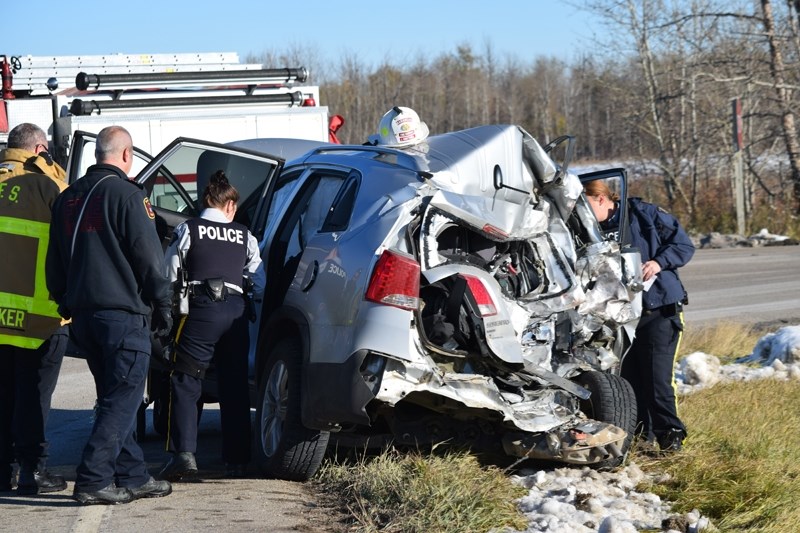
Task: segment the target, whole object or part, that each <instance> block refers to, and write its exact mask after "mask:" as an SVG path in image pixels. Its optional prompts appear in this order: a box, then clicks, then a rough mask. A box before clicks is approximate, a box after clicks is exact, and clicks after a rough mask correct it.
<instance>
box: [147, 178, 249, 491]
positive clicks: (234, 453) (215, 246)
mask: <svg viewBox="0 0 800 533" xmlns="http://www.w3.org/2000/svg"><path fill="white" fill-rule="evenodd" d="M238 200H239V192H238V191H237V190H236V189H235V188H234V187H233V186H232V185H231V184H230V183H229V182H228V179H227V177H226V176H225V174H224V173H223V172H222V171H221V170H219V171H217V172H216V173H215V174H214V175H213V176H211V178H210V180H209V183H208V186H207V187H206V188H205V190H204V191H203V196H202V201H203V205H204V206H205V209H204V210H203V212H202V213H201V214H200V217H198V218H194V219H191V220H188V221H186V222H184V223H182V224H180V225H179V226H178V227H176V228H175V233H174V235H173V239H172V243H171V244H170V247H169V249H168V250H167V268H168V270H169V276H170V279H171V280H172V281H173V282H174V281H175V280H177V279H179V278H178V276H179V271H183V272H180V274H183V275H186V277H187V278H186V279H188V292H189V307H188V315H187V316H185V317H183V318H182V320H181V323H180V324H179V326H178V330H177V335H176V341H175V350H174V355H173V362H174V370H173V371H172V373H171V375H170V398H169V427H168V434H167V447H168V449H169V450H170V451H172V452H173V455H172V457H171V459H170V460H169V461H168V462H167V464H166V465H165V466H164V467H163V468H162V470H161V473H160V477H161V478H162V479H166V480H169V481H177V480H179V479H181V478H182V477H185V476H189V475H193V474H196V473H197V463H196V461H195V457H194V453H195V451H196V449H197V418H198V416H197V402H198V400H199V399H200V393H201V380H202V378H203V376H204V375H205V371H206V369H207V368H208V366H209V364H210V363H211V361H212V360H213V361H214V363H215V366H216V370H217V375H218V380H219V383H218V385H219V403H220V416H221V419H222V458H223V460H224V461H225V463H226V469H227V471H226V475H228V476H232V477H242V476H244V475H245V473H246V467H247V463H248V462H249V460H250V401H249V395H248V387H247V354H248V346H249V342H248V318H249V315H250V314H249V313H248V312H247V311H246V309H247V306H246V304H245V294H243V277H249V278H250V280H252V283H253V285H254V293H255V294H256V295H260V294H262V293H263V289H264V270H263V267H262V265H261V257H260V256H259V250H258V243H257V241H256V239H255V237H253V235H251V234H250V232H249V231H248V230H247V228H246V227H245V226H244V225H242V224H239V223H237V222H233V217H234V215H235V214H236V207H237V202H238Z"/></svg>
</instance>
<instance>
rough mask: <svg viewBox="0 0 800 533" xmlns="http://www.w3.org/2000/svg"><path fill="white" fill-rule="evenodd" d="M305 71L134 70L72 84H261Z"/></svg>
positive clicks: (289, 79) (283, 81) (302, 77)
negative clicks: (129, 72)
mask: <svg viewBox="0 0 800 533" xmlns="http://www.w3.org/2000/svg"><path fill="white" fill-rule="evenodd" d="M307 78H308V71H307V70H306V69H305V68H304V67H299V68H272V69H260V70H239V71H235V70H219V71H199V72H146V73H134V74H87V73H86V72H80V73H79V74H78V75H77V76H76V77H75V87H77V88H78V89H79V90H81V91H85V90H98V89H101V88H102V89H107V90H121V89H158V88H166V87H197V86H212V85H213V86H218V85H261V84H280V85H283V86H287V85H289V84H291V83H293V82H304V81H306V79H307Z"/></svg>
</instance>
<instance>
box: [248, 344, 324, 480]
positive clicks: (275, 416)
mask: <svg viewBox="0 0 800 533" xmlns="http://www.w3.org/2000/svg"><path fill="white" fill-rule="evenodd" d="M301 361H302V359H301V353H300V347H299V346H298V343H297V341H296V340H294V339H283V340H281V341H279V342H278V344H276V345H275V347H274V348H273V349H272V352H271V353H270V355H269V359H268V360H267V364H266V365H265V367H264V371H263V373H262V374H261V380H260V381H259V384H260V387H259V394H258V400H259V401H258V407H257V408H256V420H257V423H258V428H257V429H258V431H257V432H256V453H257V454H258V463H259V466H260V467H261V471H262V472H263V473H264V474H265V475H267V476H268V477H273V478H280V479H288V480H291V481H305V480H307V479H309V478H311V476H313V475H314V474H315V473H316V471H317V469H318V468H319V466H320V464H321V463H322V458H323V456H324V455H325V449H326V448H327V447H328V439H329V437H330V433H328V432H327V431H319V430H312V429H308V428H306V427H305V426H303V424H302V422H301V418H300V372H301V367H302V364H301Z"/></svg>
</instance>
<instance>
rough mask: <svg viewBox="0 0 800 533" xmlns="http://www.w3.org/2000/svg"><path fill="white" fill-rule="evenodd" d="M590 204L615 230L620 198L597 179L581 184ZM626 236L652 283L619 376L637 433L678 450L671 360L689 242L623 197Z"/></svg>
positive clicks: (604, 225) (680, 429)
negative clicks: (631, 400)
mask: <svg viewBox="0 0 800 533" xmlns="http://www.w3.org/2000/svg"><path fill="white" fill-rule="evenodd" d="M584 189H585V193H586V197H587V199H588V200H589V205H590V206H591V207H592V211H594V214H595V217H596V218H597V220H598V222H599V223H600V227H601V229H602V230H603V232H604V233H605V234H606V236H607V237H608V236H612V235H616V234H617V232H618V231H619V217H620V215H619V214H620V210H619V197H617V196H616V195H614V194H612V192H611V190H610V189H609V187H608V185H607V184H606V183H605V182H603V181H602V180H595V181H590V182H588V183H586V184H585V185H584ZM628 211H629V216H628V218H629V220H630V239H631V242H630V244H632V245H633V246H634V247H636V248H638V249H639V252H640V253H641V254H642V263H643V264H642V278H643V280H644V282H645V284H646V286H647V285H649V283H648V282H651V283H652V285H651V286H649V288H648V289H647V290H646V292H645V293H644V294H643V296H642V307H643V311H642V317H641V319H640V320H639V324H638V325H637V327H636V338H635V339H634V341H633V345H632V346H631V350H630V353H628V354H627V355H626V356H625V359H624V361H623V363H622V377H624V378H625V379H627V380H628V381H629V382H630V383H631V385H632V386H633V390H634V392H635V393H636V403H637V407H638V412H639V422H640V424H641V430H642V435H643V436H644V438H645V439H647V440H648V441H650V440H653V439H655V440H656V441H657V442H658V445H659V448H660V449H661V451H662V452H673V451H677V450H680V449H681V447H682V445H683V440H684V439H685V438H686V427H685V426H684V425H683V422H682V421H681V419H680V418H678V408H677V402H676V397H675V388H674V384H675V381H674V364H675V355H676V354H677V351H678V345H679V343H680V339H681V335H682V333H683V304H682V302H683V301H684V300H685V298H686V291H685V290H684V288H683V285H682V284H681V280H680V278H679V277H678V268H679V267H682V266H683V265H685V264H686V263H688V262H689V260H690V259H691V258H692V255H694V245H693V244H692V241H691V240H690V239H689V236H688V235H686V232H685V231H684V229H683V227H681V224H680V222H678V220H677V219H676V218H675V217H674V216H672V215H671V214H669V213H667V212H666V211H664V210H663V209H661V208H660V207H657V206H655V205H653V204H650V203H647V202H644V201H642V200H641V198H630V199H629V200H628Z"/></svg>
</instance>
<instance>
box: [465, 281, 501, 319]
mask: <svg viewBox="0 0 800 533" xmlns="http://www.w3.org/2000/svg"><path fill="white" fill-rule="evenodd" d="M462 276H464V275H463V274H462ZM464 279H466V280H467V287H469V291H470V292H471V293H472V297H473V298H475V302H476V303H477V304H478V312H479V313H480V314H481V316H492V315H496V314H497V307H496V306H495V305H494V300H492V295H491V294H489V291H488V290H486V285H484V284H483V281H481V279H480V278H476V277H475V276H464Z"/></svg>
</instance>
